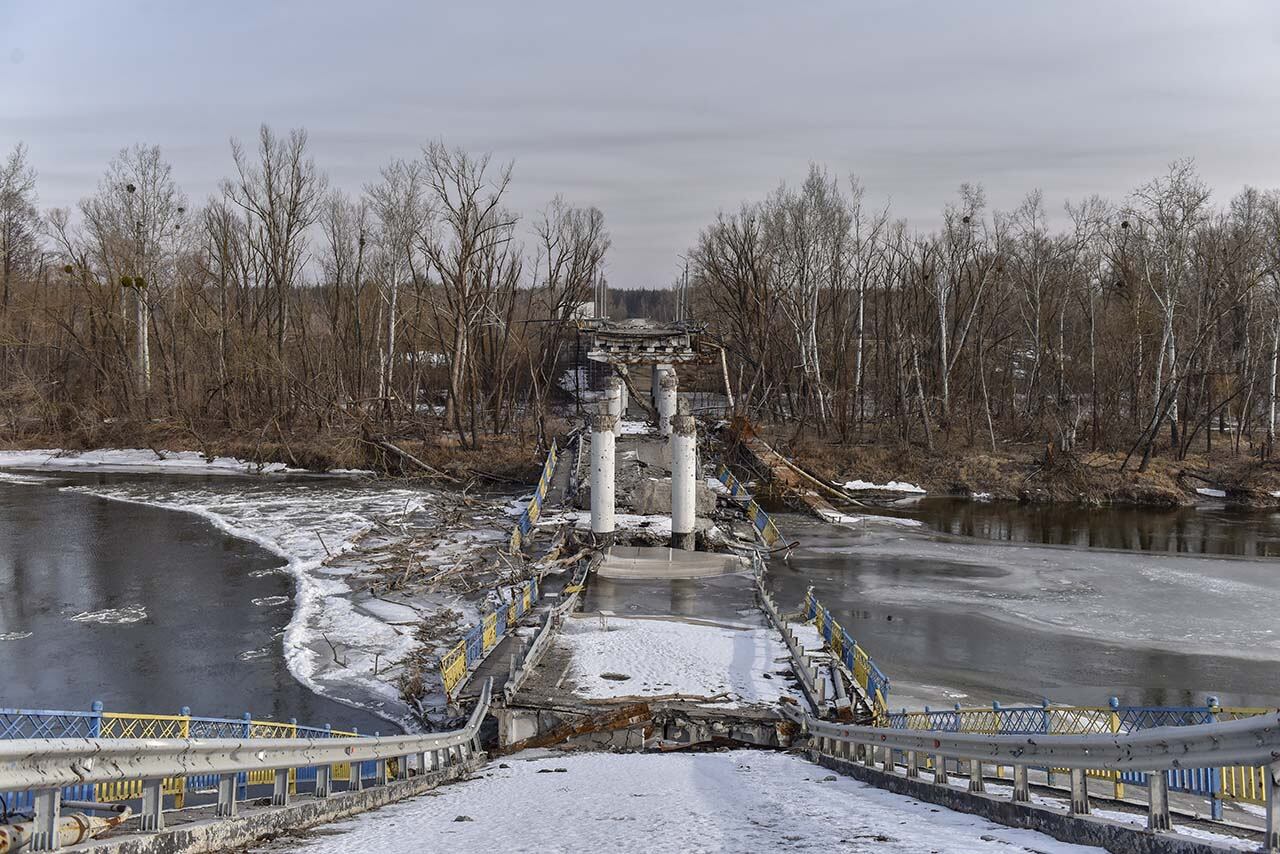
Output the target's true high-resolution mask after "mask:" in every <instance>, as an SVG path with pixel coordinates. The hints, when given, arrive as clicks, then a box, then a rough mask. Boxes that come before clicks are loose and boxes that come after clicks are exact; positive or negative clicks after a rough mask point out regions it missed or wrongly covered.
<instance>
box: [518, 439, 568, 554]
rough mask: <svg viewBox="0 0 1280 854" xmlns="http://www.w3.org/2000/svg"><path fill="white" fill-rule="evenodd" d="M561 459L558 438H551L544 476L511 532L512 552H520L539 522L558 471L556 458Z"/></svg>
mask: <svg viewBox="0 0 1280 854" xmlns="http://www.w3.org/2000/svg"><path fill="white" fill-rule="evenodd" d="M558 459H559V451H558V449H557V448H556V440H555V439H552V440H551V449H550V450H549V451H547V458H546V460H545V461H544V462H543V463H542V476H541V477H539V478H538V485H537V487H536V488H535V489H534V490H533V498H532V499H531V500H530V501H529V506H528V507H526V508H524V512H523V513H521V514H520V519H519V521H517V522H516V528H515V530H514V531H512V532H511V554H518V553H519V552H520V549H521V548H522V547H523V546H524V541H525V538H527V537H528V536H529V532H530V531H532V530H533V526H534V525H535V524H537V521H538V517H539V516H541V515H542V502H543V501H546V499H547V491H548V490H550V489H551V477H552V475H554V474H555V471H556V460H558Z"/></svg>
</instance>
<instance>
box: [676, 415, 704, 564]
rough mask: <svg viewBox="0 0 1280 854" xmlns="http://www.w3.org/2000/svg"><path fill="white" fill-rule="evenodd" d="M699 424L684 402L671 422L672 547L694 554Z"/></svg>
mask: <svg viewBox="0 0 1280 854" xmlns="http://www.w3.org/2000/svg"><path fill="white" fill-rule="evenodd" d="M697 439H698V437H697V425H696V422H695V421H694V420H693V416H692V415H690V414H689V409H688V406H687V405H685V404H684V403H683V402H681V403H680V404H678V405H677V407H676V416H675V417H674V418H672V419H671V548H673V549H684V550H686V551H693V547H694V530H695V522H696V520H695V518H694V513H695V508H696V504H697V476H698V458H697V451H698V441H697Z"/></svg>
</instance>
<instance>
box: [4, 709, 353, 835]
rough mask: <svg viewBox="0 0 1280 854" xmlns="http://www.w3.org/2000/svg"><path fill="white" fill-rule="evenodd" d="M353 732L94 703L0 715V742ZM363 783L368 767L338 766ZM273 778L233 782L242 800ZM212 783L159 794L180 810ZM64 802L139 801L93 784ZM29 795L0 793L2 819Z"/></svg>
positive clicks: (129, 790)
mask: <svg viewBox="0 0 1280 854" xmlns="http://www.w3.org/2000/svg"><path fill="white" fill-rule="evenodd" d="M358 736H359V732H358V731H354V730H353V731H349V732H348V731H345V730H336V729H333V728H332V727H331V726H329V725H328V724H326V725H325V726H323V727H317V726H306V725H303V724H299V723H298V722H297V721H296V720H290V721H260V720H254V719H253V716H252V715H251V714H249V713H248V712H245V713H244V715H243V716H242V717H239V718H215V717H202V716H197V715H192V714H191V710H190V709H189V708H187V707H183V708H182V710H181V711H180V712H179V713H178V714H176V715H157V714H143V713H137V712H110V711H105V709H104V706H103V704H102V703H101V702H99V701H95V702H94V703H93V704H92V706H91V707H90V709H89V710H88V711H72V710H54V709H0V740H16V739H55V738H63V739H65V738H113V739H114V738H356V737H358ZM353 773H354V774H363V775H364V776H366V777H368V776H371V775H372V774H373V773H374V769H373V766H372V763H369V764H368V765H367V766H365V767H356V768H355V770H354V771H353V770H352V768H351V767H350V765H342V766H339V767H337V768H335V769H334V779H335V780H340V781H349V780H350V779H351V778H352V774H353ZM313 779H314V771H307V770H304V771H303V772H302V773H301V774H300V775H294V777H292V778H291V779H290V785H291V786H292V787H294V790H296V785H297V783H298V782H299V780H301V781H302V782H304V783H306V782H311V781H312V780H313ZM272 782H273V778H272V777H271V776H270V775H263V774H242V775H240V779H239V781H238V783H239V787H240V791H241V796H242V797H243V796H244V795H245V794H246V793H247V787H248V786H251V785H263V784H271V783H272ZM216 783H217V781H216V780H211V779H209V778H207V777H203V776H198V775H197V776H188V777H172V778H168V779H166V780H165V781H164V787H163V788H164V794H166V795H169V796H171V797H172V798H173V800H174V804H175V806H179V807H180V806H182V804H183V800H184V798H185V795H186V793H187V792H190V791H195V790H199V789H208V788H211V787H212V786H214V785H216ZM62 797H63V798H64V799H65V800H76V801H95V802H98V803H113V802H123V801H128V800H136V799H137V798H139V797H141V788H140V784H138V783H137V781H134V782H133V783H129V784H121V783H97V784H88V783H84V784H79V783H78V784H76V785H72V786H68V787H67V788H66V789H64V790H63V793H62ZM32 798H33V796H32V793H31V792H0V806H2V807H3V811H4V812H5V813H21V812H29V811H30V810H31V809H32V808H33V807H34V802H33V800H32Z"/></svg>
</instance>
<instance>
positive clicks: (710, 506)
mask: <svg viewBox="0 0 1280 854" xmlns="http://www.w3.org/2000/svg"><path fill="white" fill-rule="evenodd" d="M627 504H628V505H630V507H631V512H632V513H639V514H641V515H643V516H665V515H667V514H668V513H670V512H671V478H669V477H662V478H658V477H649V478H644V479H642V480H640V481H638V482H637V483H636V485H635V486H634V487H633V488H632V490H631V492H630V493H629V494H628V496H627ZM694 506H695V508H696V512H697V514H698V515H699V516H704V517H705V516H710V515H711V514H712V513H713V512H714V511H715V509H716V494H715V493H714V492H712V491H711V489H710V487H708V486H707V485H706V483H705V482H700V483H697V484H695V486H694Z"/></svg>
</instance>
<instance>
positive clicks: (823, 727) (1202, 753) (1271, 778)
mask: <svg viewBox="0 0 1280 854" xmlns="http://www.w3.org/2000/svg"><path fill="white" fill-rule="evenodd" d="M782 711H783V714H785V715H786V716H787V717H788V718H790V719H791V720H793V721H794V722H796V723H798V724H800V725H801V727H802V728H803V729H804V731H806V732H807V733H808V734H809V735H810V736H811V738H813V740H814V746H815V749H816V750H817V751H818V752H819V753H823V754H826V755H829V756H834V757H837V758H844V759H849V760H861V761H863V762H864V763H865V764H866V765H867V766H868V767H871V768H875V767H877V762H878V763H879V766H880V767H881V768H882V769H883V770H884V771H885V772H886V773H897V767H898V763H897V761H896V759H895V758H894V757H895V754H896V753H903V754H905V758H906V763H905V766H904V769H905V770H904V773H905V775H906V776H907V777H919V776H920V772H921V770H922V764H921V762H922V760H923V759H924V758H926V757H927V758H929V759H930V760H932V764H933V769H934V782H935V783H937V784H939V785H949V784H950V782H949V778H948V776H947V772H946V763H947V762H948V761H951V760H955V761H963V762H968V764H969V773H970V778H969V790H970V791H972V792H981V791H984V790H985V786H984V778H983V774H982V766H983V765H984V764H996V765H1009V766H1012V767H1013V772H1014V773H1013V793H1012V798H1013V800H1014V801H1015V802H1024V803H1025V802H1028V801H1030V788H1029V785H1028V780H1027V770H1028V768H1031V767H1037V768H1062V769H1066V771H1067V773H1068V774H1069V775H1070V779H1071V813H1072V814H1073V815H1083V814H1087V813H1088V812H1089V792H1088V788H1087V781H1086V772H1088V771H1114V772H1139V773H1142V774H1143V775H1144V776H1145V778H1146V781H1147V785H1148V789H1149V798H1148V802H1149V806H1148V827H1149V828H1150V829H1151V830H1152V831H1166V830H1169V829H1170V827H1171V820H1170V815H1169V792H1168V785H1167V776H1166V775H1167V773H1168V772H1170V771H1187V770H1194V769H1207V768H1219V767H1223V766H1266V768H1267V774H1266V775H1265V780H1264V786H1265V803H1266V805H1267V817H1266V826H1265V830H1264V841H1263V850H1265V851H1278V850H1280V714H1278V713H1275V712H1270V713H1268V714H1265V715H1256V716H1254V717H1250V718H1243V719H1240V720H1234V721H1226V722H1222V723H1212V724H1193V725H1190V726H1181V727H1171V726H1165V727H1156V728H1153V729H1145V730H1138V731H1136V732H1130V733H1118V734H1099V735H1052V734H1046V733H1042V734H1037V735H1035V736H1031V737H1029V736H1028V735H1026V734H1022V735H985V734H978V733H957V732H946V731H941V730H913V729H891V728H886V727H865V726H854V725H848V724H840V723H830V722H826V721H821V720H818V719H816V718H814V717H812V716H810V715H807V714H805V713H803V712H801V711H799V710H797V709H794V708H791V707H788V706H786V705H784V706H783V707H782Z"/></svg>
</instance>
